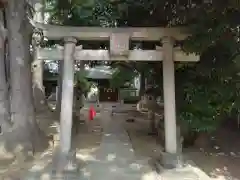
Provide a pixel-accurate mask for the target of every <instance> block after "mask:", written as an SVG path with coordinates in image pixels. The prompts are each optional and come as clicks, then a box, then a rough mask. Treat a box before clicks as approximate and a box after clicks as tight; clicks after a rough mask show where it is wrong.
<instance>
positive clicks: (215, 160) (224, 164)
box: [0, 112, 240, 180]
mask: <svg viewBox="0 0 240 180" xmlns="http://www.w3.org/2000/svg"><path fill="white" fill-rule="evenodd" d="M129 117H130V116H129V115H122V121H123V123H124V125H125V128H126V130H127V132H128V134H129V136H130V139H131V142H132V145H133V149H134V151H135V155H136V158H137V159H143V158H150V159H151V158H158V157H159V154H160V151H161V149H162V148H161V145H160V143H159V142H158V141H157V138H156V137H154V136H150V135H148V132H149V123H148V121H146V120H144V118H135V122H126V120H127V119H128V118H129ZM81 119H82V120H85V123H82V124H80V125H79V129H78V135H77V136H76V137H75V138H74V143H73V144H74V146H75V147H76V150H77V151H76V155H77V159H78V160H79V162H80V163H81V167H82V168H84V167H85V166H86V165H87V164H88V163H89V162H91V161H94V160H95V152H96V150H97V149H98V148H99V146H100V142H101V136H102V134H101V127H100V124H99V120H98V116H97V117H96V119H95V120H94V121H91V122H90V121H88V120H87V113H86V112H83V113H82V116H81ZM45 123H46V124H44V125H43V127H46V126H48V125H49V123H47V122H45ZM47 131H49V132H51V131H52V130H51V129H49V128H48V129H47ZM49 132H48V133H49ZM239 139H240V130H239V131H232V130H229V129H220V130H219V131H217V133H215V138H214V140H215V142H216V146H214V147H213V148H212V149H209V150H208V151H207V152H204V151H203V150H200V149H196V148H188V149H184V154H185V155H187V156H188V157H189V158H190V159H191V160H193V161H194V162H195V163H196V164H197V165H198V166H199V167H200V168H201V169H202V170H204V171H205V172H206V173H207V174H209V175H210V176H211V177H212V178H213V179H216V180H240V171H239V167H240V141H239ZM48 158H50V161H51V155H50V156H49V157H48ZM31 163H32V162H31ZM31 163H26V164H25V165H22V166H19V165H14V164H12V165H11V166H8V168H9V167H11V169H12V168H16V169H15V170H14V169H12V170H11V171H9V172H6V171H5V172H4V173H3V174H6V173H7V174H9V173H10V172H14V174H15V175H16V174H17V175H19V173H23V172H26V170H27V169H28V168H29V166H31ZM1 164H2V163H0V170H4V168H1ZM9 169H10V168H9ZM5 170H6V168H5ZM13 170H14V171H13ZM1 174H2V172H0V179H3V178H2V176H1ZM16 177H19V176H16Z"/></svg>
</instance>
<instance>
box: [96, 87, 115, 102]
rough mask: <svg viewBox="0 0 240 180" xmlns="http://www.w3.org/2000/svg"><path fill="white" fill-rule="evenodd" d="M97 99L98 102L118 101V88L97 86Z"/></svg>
mask: <svg viewBox="0 0 240 180" xmlns="http://www.w3.org/2000/svg"><path fill="white" fill-rule="evenodd" d="M99 101H100V102H106V101H108V102H117V101H118V89H116V88H106V87H100V88H99Z"/></svg>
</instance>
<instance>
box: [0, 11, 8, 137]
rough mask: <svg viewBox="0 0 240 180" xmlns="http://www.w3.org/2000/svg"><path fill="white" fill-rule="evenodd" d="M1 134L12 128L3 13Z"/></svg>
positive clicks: (0, 37)
mask: <svg viewBox="0 0 240 180" xmlns="http://www.w3.org/2000/svg"><path fill="white" fill-rule="evenodd" d="M0 26H1V27H0V126H1V128H0V132H1V133H2V132H5V131H7V130H8V129H9V128H10V127H11V123H10V114H9V113H10V111H9V98H8V97H9V96H8V87H9V86H8V83H7V75H6V69H5V68H6V67H5V34H6V33H5V28H4V19H3V12H2V11H0Z"/></svg>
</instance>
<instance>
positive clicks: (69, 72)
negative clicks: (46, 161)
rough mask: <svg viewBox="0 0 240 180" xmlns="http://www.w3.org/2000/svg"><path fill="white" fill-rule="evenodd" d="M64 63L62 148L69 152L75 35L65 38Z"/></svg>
mask: <svg viewBox="0 0 240 180" xmlns="http://www.w3.org/2000/svg"><path fill="white" fill-rule="evenodd" d="M64 43H65V44H64V63H63V79H62V87H63V88H62V100H61V112H60V149H61V152H62V153H66V154H68V153H69V152H70V150H71V140H72V109H73V108H72V107H73V88H74V53H75V47H76V43H77V40H76V39H75V38H73V37H67V38H64Z"/></svg>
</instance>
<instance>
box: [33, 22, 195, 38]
mask: <svg viewBox="0 0 240 180" xmlns="http://www.w3.org/2000/svg"><path fill="white" fill-rule="evenodd" d="M35 27H36V28H40V29H42V30H43V35H44V36H45V37H46V38H48V39H49V40H59V39H62V38H64V37H75V38H76V39H78V40H109V38H110V37H111V35H112V34H116V33H120V34H125V35H128V36H129V39H131V40H141V41H158V40H160V39H162V38H163V37H166V36H168V37H172V38H174V39H176V40H184V39H186V38H187V37H188V36H190V33H189V32H188V29H187V28H183V27H181V28H179V27H178V28H176V27H174V28H159V27H127V28H103V27H72V26H56V25H48V24H41V23H35Z"/></svg>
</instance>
